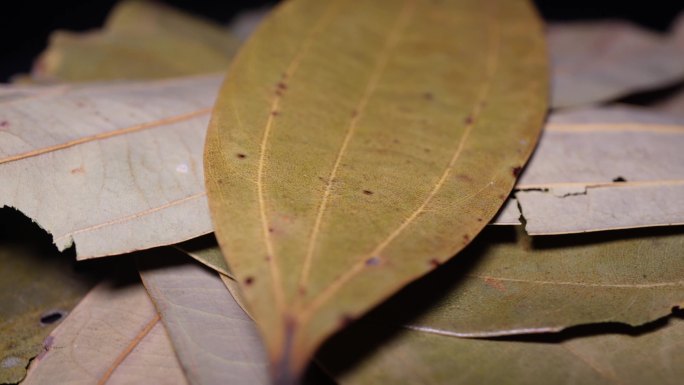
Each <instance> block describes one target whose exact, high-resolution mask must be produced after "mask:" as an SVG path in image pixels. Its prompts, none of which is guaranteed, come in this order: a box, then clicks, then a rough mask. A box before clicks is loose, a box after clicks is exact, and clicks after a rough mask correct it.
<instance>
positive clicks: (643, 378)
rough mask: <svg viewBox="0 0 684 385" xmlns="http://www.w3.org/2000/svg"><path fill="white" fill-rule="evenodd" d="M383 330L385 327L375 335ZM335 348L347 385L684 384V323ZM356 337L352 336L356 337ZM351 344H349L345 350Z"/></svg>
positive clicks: (411, 334) (407, 334)
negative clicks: (628, 331) (564, 335)
mask: <svg viewBox="0 0 684 385" xmlns="http://www.w3.org/2000/svg"><path fill="white" fill-rule="evenodd" d="M375 332H381V330H377V329H376V330H375ZM374 334H377V333H373V332H372V331H369V332H366V333H362V334H358V335H355V336H354V337H353V341H356V342H354V343H353V344H354V345H355V346H354V345H353V344H352V343H351V342H347V343H344V342H343V341H341V340H340V342H341V343H340V344H338V345H335V347H334V348H332V347H331V349H329V350H328V351H326V354H325V355H324V356H323V358H322V359H321V361H322V362H323V364H324V366H325V367H326V368H327V369H329V370H330V371H331V372H332V373H334V375H335V377H336V378H337V380H338V381H339V383H340V384H342V385H363V384H411V385H415V384H421V385H422V384H425V385H428V384H429V385H440V384H444V385H447V384H448V385H459V384H530V385H534V384H544V385H546V384H583V385H584V384H586V385H614V384H623V385H643V384H672V385H676V384H680V383H681V379H682V378H683V376H684V344H682V340H683V339H684V319H681V318H672V319H670V322H669V324H668V325H667V326H665V327H662V328H660V329H657V330H655V331H653V332H651V333H646V334H640V335H634V336H632V335H624V334H599V335H590V336H585V337H581V338H575V339H569V340H566V341H563V342H561V343H541V342H518V341H505V340H499V341H497V340H480V339H467V338H456V337H447V336H441V335H438V334H433V333H425V332H419V331H413V330H403V331H397V333H396V334H395V335H394V336H393V337H391V339H390V340H388V341H384V343H383V344H382V345H381V346H379V347H378V348H377V349H376V350H373V351H369V352H368V354H367V355H363V356H361V359H362V361H359V362H357V365H355V366H352V365H350V366H347V367H344V366H343V364H342V363H343V362H345V361H347V362H348V360H349V359H350V358H351V357H354V358H356V357H359V351H360V350H361V349H362V346H359V343H358V342H360V341H367V340H368V339H372V338H374ZM349 340H352V337H350V338H349V339H348V341H349ZM341 345H344V346H341Z"/></svg>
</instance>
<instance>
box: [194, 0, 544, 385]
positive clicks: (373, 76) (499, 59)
mask: <svg viewBox="0 0 684 385" xmlns="http://www.w3.org/2000/svg"><path fill="white" fill-rule="evenodd" d="M445 36H452V37H453V38H448V39H445V38H444V37H445ZM546 65H547V64H546V54H545V52H544V44H543V36H542V33H541V26H540V25H539V21H538V20H537V18H536V16H535V15H534V12H533V10H532V9H531V7H530V4H529V3H528V2H527V1H521V0H516V1H473V0H467V1H446V2H439V3H435V2H430V1H425V0H407V1H389V0H386V1H373V2H350V1H332V2H319V1H313V0H295V1H290V2H287V3H285V4H284V5H283V6H281V7H280V8H278V9H277V10H276V11H275V12H274V13H272V14H271V15H270V16H269V18H268V19H267V20H266V21H264V23H263V24H262V25H261V26H260V28H259V29H258V31H257V32H256V34H255V35H254V36H252V38H251V39H250V41H249V42H248V43H247V44H246V46H245V47H244V48H243V50H242V51H241V52H240V53H239V55H238V57H237V59H236V61H235V62H234V63H233V65H232V68H231V71H230V72H229V75H228V77H227V80H226V82H225V84H224V86H223V89H222V91H221V94H220V96H219V98H218V101H217V105H216V108H215V111H214V116H213V120H212V124H211V125H210V129H209V134H208V135H209V136H208V139H207V148H206V156H205V162H206V165H207V181H208V184H207V186H208V192H209V196H210V204H211V205H212V214H213V219H214V223H215V228H216V232H217V235H218V239H219V243H220V244H221V246H222V247H223V250H224V253H225V255H226V257H227V258H228V262H229V265H230V268H231V271H233V273H235V275H236V276H237V277H238V278H239V281H240V283H241V284H242V287H243V290H242V292H243V294H244V298H245V300H246V302H247V303H248V304H249V308H250V314H252V315H253V316H254V317H255V319H256V320H257V323H258V324H259V326H260V329H261V332H262V333H263V335H264V338H265V341H266V343H267V346H268V352H269V356H270V359H271V360H272V362H273V363H274V367H273V370H274V373H275V375H276V377H279V378H280V379H281V380H284V381H287V380H288V379H290V380H291V379H292V377H297V376H298V375H299V374H300V373H301V371H302V369H303V368H304V366H305V365H306V364H307V362H308V360H309V358H310V357H311V356H312V354H313V352H314V351H315V349H316V348H317V347H318V345H319V344H320V343H321V342H322V341H323V340H324V339H325V338H326V337H327V336H328V335H330V334H331V333H333V332H334V331H336V330H338V329H340V328H341V327H343V326H344V325H345V324H346V323H348V321H349V320H350V319H353V318H355V317H358V316H359V315H361V314H363V313H364V312H365V311H367V310H368V309H369V308H371V307H372V306H374V305H375V304H377V303H379V302H380V301H382V300H383V299H385V298H387V297H388V296H390V295H391V294H392V293H394V292H395V291H396V290H398V289H399V288H401V287H402V286H404V285H405V284H406V283H408V282H410V281H411V280H413V279H415V278H417V277H419V276H421V275H423V274H425V273H426V272H428V271H431V270H432V269H434V268H435V266H436V265H438V264H439V263H441V262H443V261H445V260H446V259H448V258H449V257H451V256H452V255H454V254H455V253H456V252H458V251H459V250H460V249H461V248H463V247H464V245H466V244H467V243H468V242H469V240H470V239H471V238H472V237H474V236H475V235H476V234H477V233H478V232H479V231H480V230H481V229H482V228H483V227H484V226H485V224H486V223H487V222H488V221H489V220H490V219H491V218H492V217H493V216H494V214H495V213H496V211H497V209H498V208H499V206H500V205H501V203H502V202H503V200H505V198H506V196H507V195H508V193H509V192H510V189H511V188H512V185H513V182H514V180H515V176H516V175H517V170H518V169H519V167H521V166H522V165H523V164H524V163H525V160H526V158H527V156H528V155H529V153H530V152H531V150H532V148H533V146H534V144H535V142H536V137H537V135H538V132H539V128H540V126H541V119H542V117H543V114H544V112H545V108H546V106H545V98H546V88H547V80H546V71H547V69H546Z"/></svg>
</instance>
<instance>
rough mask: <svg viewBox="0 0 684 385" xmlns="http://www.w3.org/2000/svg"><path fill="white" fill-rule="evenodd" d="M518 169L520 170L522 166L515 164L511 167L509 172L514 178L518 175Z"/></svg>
mask: <svg viewBox="0 0 684 385" xmlns="http://www.w3.org/2000/svg"><path fill="white" fill-rule="evenodd" d="M520 171H522V167H520V166H516V167H513V168H512V169H511V173H512V174H513V176H514V177H515V178H517V177H518V176H519V175H520Z"/></svg>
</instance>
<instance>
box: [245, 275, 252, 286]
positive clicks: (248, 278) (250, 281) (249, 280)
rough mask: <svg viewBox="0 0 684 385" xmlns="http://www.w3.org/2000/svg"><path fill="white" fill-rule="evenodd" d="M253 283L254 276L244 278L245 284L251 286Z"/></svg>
mask: <svg viewBox="0 0 684 385" xmlns="http://www.w3.org/2000/svg"><path fill="white" fill-rule="evenodd" d="M253 283H254V277H251V276H250V277H247V278H245V285H247V286H251V285H252V284H253Z"/></svg>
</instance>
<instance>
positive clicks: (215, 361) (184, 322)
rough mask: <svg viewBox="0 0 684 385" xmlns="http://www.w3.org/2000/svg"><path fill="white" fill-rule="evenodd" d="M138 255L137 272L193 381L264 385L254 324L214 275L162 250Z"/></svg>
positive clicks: (264, 371) (263, 364)
mask: <svg viewBox="0 0 684 385" xmlns="http://www.w3.org/2000/svg"><path fill="white" fill-rule="evenodd" d="M158 253H159V254H158V255H156V256H150V255H145V256H141V258H140V259H139V262H138V264H139V266H141V268H142V270H141V272H140V275H141V277H142V279H143V283H144V284H145V287H146V288H147V291H148V292H149V294H150V296H151V297H152V300H153V301H154V303H155V305H156V307H157V309H158V310H159V312H160V314H161V317H162V320H163V322H164V325H166V328H167V330H168V332H169V335H170V337H171V339H172V341H173V345H174V347H175V349H176V353H177V355H178V358H179V360H180V362H181V365H182V366H183V368H184V370H185V373H186V374H187V376H188V380H189V381H190V383H192V384H198V385H199V384H201V385H209V384H217V385H218V384H255V385H256V384H268V383H269V380H268V369H267V365H268V361H267V359H266V354H265V353H264V350H263V347H262V345H261V342H260V340H259V335H258V332H257V330H256V326H255V325H254V323H253V322H252V320H251V319H250V318H249V316H248V315H247V314H245V312H244V311H243V310H242V309H241V308H240V306H239V305H238V304H237V302H235V300H233V298H232V297H231V295H230V294H229V293H228V291H227V290H226V287H225V286H224V284H223V282H221V279H220V278H219V276H218V274H217V273H216V272H213V271H209V270H207V269H205V268H203V267H201V266H198V265H197V264H194V263H193V264H187V263H186V262H188V261H189V258H188V256H187V255H183V254H181V253H180V252H178V251H174V250H172V249H166V250H162V251H159V252H158Z"/></svg>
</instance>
